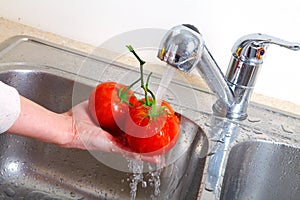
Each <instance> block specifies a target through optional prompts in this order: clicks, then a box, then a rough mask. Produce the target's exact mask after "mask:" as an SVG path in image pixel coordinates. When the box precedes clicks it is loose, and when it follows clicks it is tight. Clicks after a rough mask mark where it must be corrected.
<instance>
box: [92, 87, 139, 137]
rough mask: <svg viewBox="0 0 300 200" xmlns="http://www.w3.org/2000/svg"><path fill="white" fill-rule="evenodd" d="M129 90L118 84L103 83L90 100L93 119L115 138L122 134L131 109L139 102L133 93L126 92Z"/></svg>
mask: <svg viewBox="0 0 300 200" xmlns="http://www.w3.org/2000/svg"><path fill="white" fill-rule="evenodd" d="M127 88H128V87H127V86H126V85H123V84H119V83H116V82H103V83H101V84H99V85H97V87H95V89H94V90H93V91H92V93H91V95H90V98H89V104H88V105H89V111H90V113H91V116H92V118H93V119H94V121H95V122H97V123H98V124H99V125H100V127H101V128H103V129H104V130H106V131H108V132H109V133H111V134H112V135H114V136H120V135H121V134H122V130H124V125H125V121H126V120H125V118H126V115H128V113H129V107H130V105H134V104H135V103H136V102H137V99H136V97H135V96H134V93H133V91H132V90H128V91H126V89H127Z"/></svg>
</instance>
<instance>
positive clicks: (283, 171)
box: [221, 140, 300, 200]
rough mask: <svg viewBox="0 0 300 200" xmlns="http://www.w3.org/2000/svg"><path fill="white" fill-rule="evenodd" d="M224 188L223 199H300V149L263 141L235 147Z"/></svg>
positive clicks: (228, 165) (226, 172)
mask: <svg viewBox="0 0 300 200" xmlns="http://www.w3.org/2000/svg"><path fill="white" fill-rule="evenodd" d="M221 191H222V192H221V199H222V200H239V199H255V200H266V199H272V200H282V199H293V200H296V199H299V197H300V148H296V147H293V146H289V145H285V144H281V143H272V142H266V141H263V140H256V141H246V142H242V143H240V144H238V145H236V146H234V147H233V148H232V150H231V151H230V154H229V158H228V164H227V166H226V171H225V175H224V179H223V185H222V190H221Z"/></svg>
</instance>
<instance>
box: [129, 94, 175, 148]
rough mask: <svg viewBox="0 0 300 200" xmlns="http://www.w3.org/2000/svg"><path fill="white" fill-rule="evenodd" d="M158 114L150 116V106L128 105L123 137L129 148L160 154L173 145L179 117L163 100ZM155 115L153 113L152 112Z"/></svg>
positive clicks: (142, 104) (142, 102) (141, 103)
mask: <svg viewBox="0 0 300 200" xmlns="http://www.w3.org/2000/svg"><path fill="white" fill-rule="evenodd" d="M162 108H163V110H161V111H160V112H159V113H158V115H156V116H151V115H152V114H153V113H151V109H152V108H151V107H150V106H145V105H144V100H143V101H141V102H140V105H138V106H135V107H130V118H129V119H127V123H126V126H125V133H126V134H125V137H126V139H127V143H128V145H129V147H130V149H131V150H132V151H134V152H137V153H154V154H162V153H166V152H168V151H169V150H170V149H171V147H173V146H174V144H175V143H176V141H177V139H178V134H179V126H180V124H179V122H180V121H179V119H178V117H177V116H176V115H175V113H174V111H173V109H172V107H171V106H170V105H169V104H168V103H167V102H165V101H163V102H162ZM154 115H155V114H154Z"/></svg>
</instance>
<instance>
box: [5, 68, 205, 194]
mask: <svg viewBox="0 0 300 200" xmlns="http://www.w3.org/2000/svg"><path fill="white" fill-rule="evenodd" d="M16 68H17V67H15V66H12V67H10V69H11V70H5V71H3V70H2V71H1V68H0V81H3V82H5V83H7V84H9V85H12V86H14V87H16V88H17V89H18V91H19V92H20V94H22V95H23V96H25V97H27V98H29V99H31V100H33V101H35V102H37V103H39V104H41V105H43V106H44V107H46V108H48V109H50V110H52V111H55V112H59V113H60V112H65V111H67V110H69V109H70V108H71V107H72V105H73V104H74V102H72V101H73V100H74V99H72V92H73V86H74V83H75V82H74V80H72V79H69V78H66V77H62V76H60V75H57V74H53V73H49V72H47V70H46V69H44V70H30V69H31V68H33V67H30V66H26V68H28V70H26V69H21V70H20V69H16ZM35 68H36V67H35ZM76 86H77V87H80V88H81V90H80V91H81V92H82V93H81V94H82V95H78V94H77V96H81V99H80V98H77V99H76V101H77V102H80V101H82V100H85V99H86V97H87V96H88V95H89V93H90V91H91V90H92V87H91V86H88V85H85V84H83V83H82V84H81V83H78V82H76ZM75 103H76V102H75ZM181 120H182V125H183V126H184V127H189V129H188V131H186V130H181V135H184V134H189V135H190V136H192V137H193V138H192V143H191V145H190V146H189V147H187V148H186V149H185V152H183V153H182V155H181V156H180V157H179V158H178V159H177V160H176V161H175V162H174V163H173V164H171V165H168V166H166V167H164V168H163V169H162V172H161V176H160V184H161V185H160V194H159V195H158V196H157V197H156V198H157V199H196V198H197V196H198V193H199V190H200V185H201V182H202V176H203V170H204V166H205V157H204V156H203V155H205V154H206V152H205V151H206V147H207V142H208V141H207V138H206V136H205V134H204V132H203V130H202V129H201V128H200V127H199V126H198V125H196V124H195V123H193V122H192V121H190V120H189V119H187V118H185V117H184V116H181ZM33 123H34V122H33ZM185 132H188V133H185ZM183 139H184V138H183ZM0 141H1V146H0V174H1V176H0V199H6V200H7V199H8V200H9V199H28V200H34V199H38V200H40V199H55V200H56V199H64V200H65V199H85V200H88V199H130V187H129V183H130V182H129V181H130V177H131V175H132V174H130V173H128V172H122V171H118V170H116V169H113V168H110V167H108V166H107V165H105V164H103V163H101V162H100V161H98V160H97V159H96V158H95V157H93V156H92V154H90V153H89V152H88V151H84V150H75V149H64V148H61V147H58V146H55V145H52V144H48V143H43V142H39V141H36V140H33V139H29V138H26V137H20V136H15V135H11V134H8V133H6V134H5V133H4V134H1V135H0ZM178 142H180V141H178ZM179 149H180V148H179ZM177 151H179V150H176V146H175V147H174V151H173V150H172V153H173V154H176V153H178V152H177ZM181 151H182V149H181ZM191 152H193V153H191ZM172 153H171V155H169V156H172ZM144 177H147V174H145V175H144ZM153 190H154V188H153V187H151V186H150V185H148V186H147V187H141V186H140V187H139V188H138V193H137V197H136V199H150V198H151V196H153V195H154V192H153Z"/></svg>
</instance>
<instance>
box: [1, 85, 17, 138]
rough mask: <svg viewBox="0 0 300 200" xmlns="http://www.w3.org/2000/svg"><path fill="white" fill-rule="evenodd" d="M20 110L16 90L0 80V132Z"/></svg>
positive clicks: (10, 123)
mask: <svg viewBox="0 0 300 200" xmlns="http://www.w3.org/2000/svg"><path fill="white" fill-rule="evenodd" d="M20 111H21V103H20V95H19V93H18V91H17V90H16V89H15V88H13V87H10V86H8V85H6V84H4V83H2V82H1V81H0V133H3V132H5V131H7V130H8V129H9V128H10V127H11V126H12V125H13V124H14V122H15V121H16V120H17V118H18V117H19V115H20Z"/></svg>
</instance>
